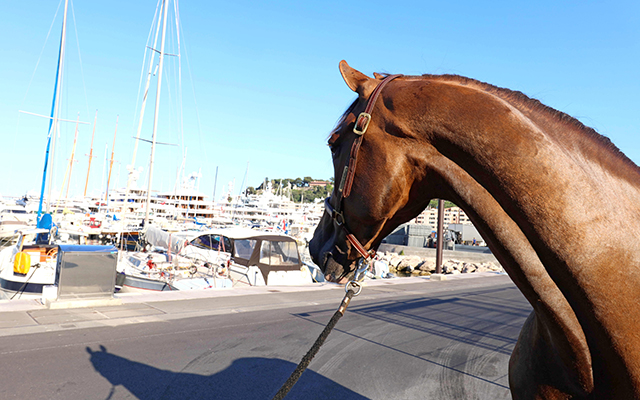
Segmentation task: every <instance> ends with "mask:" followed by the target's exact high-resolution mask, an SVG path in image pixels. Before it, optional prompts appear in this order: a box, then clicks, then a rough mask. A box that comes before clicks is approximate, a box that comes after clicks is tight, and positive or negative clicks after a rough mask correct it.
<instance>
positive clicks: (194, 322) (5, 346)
mask: <svg viewBox="0 0 640 400" xmlns="http://www.w3.org/2000/svg"><path fill="white" fill-rule="evenodd" d="M343 295H344V289H343V288H342V287H341V286H338V285H333V284H324V285H314V286H307V287H264V288H235V289H231V290H203V291H197V292H196V291H194V292H172V293H159V294H150V295H149V294H145V295H140V294H122V295H118V296H117V297H118V298H120V299H121V300H122V302H123V304H122V305H119V306H107V307H91V308H78V309H62V310H49V309H46V308H45V307H44V306H43V305H42V304H39V302H38V301H36V300H17V301H15V300H14V301H11V302H8V301H2V302H0V336H2V338H0V343H1V344H0V359H1V360H2V362H1V363H0V398H3V399H4V398H15V399H22V398H30V399H124V398H134V399H136V398H137V399H157V398H163V399H185V398H212V399H216V398H220V399H253V398H255V399H269V398H271V397H272V396H273V394H275V392H276V391H277V390H278V388H279V386H280V385H281V384H282V383H283V382H284V381H285V380H286V378H287V377H288V375H289V374H290V373H291V371H293V369H294V368H295V365H296V364H297V363H298V362H299V361H300V359H301V358H302V356H303V355H304V354H305V353H306V351H307V350H308V348H309V347H310V346H311V344H312V343H313V341H314V340H315V338H316V337H317V336H318V334H319V333H320V332H321V331H322V329H323V326H324V324H326V322H328V320H329V318H330V317H331V315H332V314H333V312H334V311H335V308H336V307H337V306H338V304H339V302H340V300H341V299H342V297H343ZM530 310H531V307H530V306H529V304H528V303H527V302H526V301H525V300H524V298H523V297H522V295H521V294H520V292H519V291H518V290H517V289H516V287H515V286H514V285H513V284H512V283H511V281H510V280H509V278H508V277H507V276H506V275H496V274H490V273H487V274H469V275H458V276H456V277H453V278H451V279H448V280H446V281H442V282H436V281H430V280H429V279H425V278H403V279H395V280H384V281H383V280H380V281H371V282H370V283H368V285H367V286H366V287H365V288H364V290H363V293H362V294H361V295H360V296H358V297H356V298H354V300H353V302H352V304H351V306H350V307H349V310H348V311H347V314H346V315H345V317H343V318H342V319H341V320H340V322H339V323H338V325H337V327H336V329H335V330H334V332H332V333H331V335H330V336H329V338H328V340H327V342H326V343H325V345H324V347H323V348H322V349H321V350H320V353H319V354H318V356H317V357H316V358H315V359H314V360H313V362H312V363H311V365H310V368H309V370H308V371H307V372H305V374H304V375H303V376H302V378H301V380H300V382H299V383H298V384H297V385H296V386H295V387H294V389H293V391H292V392H291V394H290V396H289V397H288V398H291V399H295V398H298V399H302V398H305V399H325V398H326V399H329V398H341V399H368V398H370V399H387V398H398V399H492V400H493V399H501V398H510V396H509V391H508V379H507V365H508V358H509V355H510V353H511V350H512V348H513V346H514V345H515V342H516V340H517V336H518V333H519V330H520V327H521V326H522V323H523V322H524V320H525V319H526V317H527V315H528V314H529V312H530Z"/></svg>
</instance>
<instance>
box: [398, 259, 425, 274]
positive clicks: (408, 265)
mask: <svg viewBox="0 0 640 400" xmlns="http://www.w3.org/2000/svg"><path fill="white" fill-rule="evenodd" d="M421 262H422V259H421V258H420V257H418V256H408V257H405V258H404V259H403V260H402V261H401V262H400V264H398V270H399V271H413V270H414V269H416V267H417V266H418V264H420V263H421Z"/></svg>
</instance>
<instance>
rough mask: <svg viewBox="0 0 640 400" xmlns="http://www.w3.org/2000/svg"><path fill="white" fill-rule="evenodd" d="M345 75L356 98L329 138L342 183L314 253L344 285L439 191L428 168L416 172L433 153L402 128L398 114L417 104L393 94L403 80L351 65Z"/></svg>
mask: <svg viewBox="0 0 640 400" xmlns="http://www.w3.org/2000/svg"><path fill="white" fill-rule="evenodd" d="M340 72H341V74H342V77H343V78H344V80H345V82H346V83H347V85H348V86H349V88H350V89H351V90H353V91H354V92H356V93H357V94H358V98H357V99H356V100H355V101H354V102H353V104H352V105H351V106H350V107H349V108H348V109H347V111H346V112H345V114H344V115H343V116H342V118H341V119H340V121H339V122H338V124H337V125H336V128H335V129H334V130H333V132H332V133H331V135H330V137H329V141H328V145H329V148H330V149H331V154H332V158H333V166H334V171H335V172H334V179H335V181H334V182H336V185H335V187H334V190H333V192H332V195H331V197H330V198H327V200H326V202H325V206H326V209H327V212H326V213H325V214H324V216H323V217H322V219H321V220H320V223H319V225H318V227H317V228H316V231H315V233H314V237H313V239H312V241H311V242H310V246H309V249H310V253H311V256H312V258H313V260H314V262H315V263H316V264H318V265H319V266H320V267H321V268H322V270H323V271H324V273H325V275H326V278H327V279H328V280H330V281H337V282H341V283H343V282H345V281H347V280H348V279H350V278H351V277H352V276H353V273H354V271H355V263H356V261H357V260H358V259H359V258H360V257H367V255H368V254H371V253H372V251H374V250H375V249H377V247H378V246H379V245H380V243H381V241H382V239H383V238H384V237H386V236H387V235H388V234H389V233H391V232H392V231H393V229H395V227H397V226H398V225H400V224H402V223H404V222H406V221H409V220H410V219H411V218H413V217H415V216H416V215H417V214H419V213H420V211H422V210H423V209H424V208H425V207H426V205H427V204H428V202H429V200H430V199H431V198H433V197H436V196H437V195H438V192H439V191H438V188H439V187H441V185H439V183H438V179H437V177H436V176H432V174H431V173H430V171H429V170H428V169H426V170H425V169H423V168H417V165H418V164H421V165H424V163H423V162H420V163H417V162H416V161H417V160H422V159H424V158H425V157H428V156H429V154H428V152H425V149H424V147H422V148H421V149H420V152H418V151H417V149H416V148H415V146H413V145H414V143H412V139H417V138H415V137H412V135H411V127H410V126H408V125H407V124H404V125H400V124H399V123H398V122H397V121H398V118H396V116H395V115H394V114H395V113H398V112H400V113H401V112H402V103H403V102H410V101H411V99H410V98H407V97H406V96H404V95H403V94H401V95H399V96H398V95H396V96H393V94H398V90H399V89H400V90H402V87H403V84H404V83H403V78H402V77H401V76H399V75H393V76H386V75H380V74H375V77H374V78H371V77H368V76H366V75H364V74H363V73H361V72H359V71H357V70H355V69H353V68H351V67H350V66H349V65H348V64H347V63H346V62H345V61H341V62H340ZM395 78H399V79H395ZM383 89H384V90H383ZM400 93H402V91H400ZM410 96H411V93H409V97H410ZM432 156H437V152H435V151H434V152H432ZM417 182H420V183H421V184H420V185H416V183H417ZM417 187H420V189H419V190H415V189H413V188H417ZM427 193H428V194H427Z"/></svg>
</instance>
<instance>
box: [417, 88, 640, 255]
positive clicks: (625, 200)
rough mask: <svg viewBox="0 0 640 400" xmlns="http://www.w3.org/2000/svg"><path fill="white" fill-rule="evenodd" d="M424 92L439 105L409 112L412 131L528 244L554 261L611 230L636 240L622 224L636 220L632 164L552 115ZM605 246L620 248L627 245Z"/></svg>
mask: <svg viewBox="0 0 640 400" xmlns="http://www.w3.org/2000/svg"><path fill="white" fill-rule="evenodd" d="M430 86H432V88H431V89H428V90H435V92H434V93H433V94H432V95H431V98H432V99H438V101H437V102H436V101H432V102H430V103H429V104H428V105H429V112H428V113H427V115H426V116H425V115H424V113H423V111H422V110H417V111H416V113H417V115H415V116H414V117H415V118H414V119H415V120H416V121H421V122H419V124H422V125H418V126H416V127H415V129H418V130H422V132H424V136H423V139H424V140H425V141H427V142H429V143H428V145H429V146H434V147H435V148H436V149H437V151H438V152H440V153H441V154H442V155H444V156H445V157H446V158H447V159H448V160H451V161H452V162H453V163H454V164H456V165H457V166H459V167H460V168H461V169H463V170H464V171H466V173H468V174H469V175H470V177H471V178H472V179H474V180H475V181H477V182H478V183H479V185H480V187H482V188H484V189H485V190H487V191H488V192H489V193H490V195H491V196H492V197H493V198H494V199H495V200H496V201H497V203H499V204H500V206H501V207H502V208H503V209H504V210H505V211H506V212H507V214H508V215H509V216H510V217H511V218H512V219H513V220H514V221H515V222H516V223H517V224H518V225H519V226H520V227H521V229H522V230H523V231H524V232H525V234H526V235H527V237H528V238H529V240H530V241H532V242H535V243H540V245H541V246H543V247H545V248H551V249H553V253H554V255H553V257H554V258H570V257H571V256H573V255H570V254H568V252H567V251H565V249H563V246H566V245H567V243H573V244H575V245H576V247H580V246H582V245H585V244H587V243H597V242H599V241H601V240H602V235H603V234H604V233H605V232H611V231H612V230H613V231H614V232H617V231H625V232H628V233H629V236H630V237H638V236H640V228H638V224H636V223H633V224H629V222H630V220H632V221H635V220H636V219H637V215H640V190H639V187H638V182H640V174H638V170H637V167H635V166H633V165H631V164H632V163H631V162H624V161H620V158H619V155H617V154H614V153H613V152H612V151H611V149H610V148H607V147H606V146H602V145H599V144H598V143H597V142H596V141H594V140H593V138H591V137H588V136H586V134H584V133H582V132H579V131H577V130H573V129H571V127H570V126H568V124H564V123H561V121H554V120H553V117H552V116H550V115H539V116H535V115H534V114H536V112H535V110H533V109H531V108H527V107H525V106H519V105H517V104H514V103H513V102H509V101H507V100H505V99H503V98H500V97H499V96H496V95H495V94H492V93H486V92H484V91H480V90H476V89H474V88H470V87H466V86H461V85H458V86H456V85H443V86H441V87H438V86H437V85H430ZM581 142H584V143H586V144H584V143H581ZM598 152H601V153H603V154H604V156H599V157H596V156H594V154H596V153H598ZM603 160H606V162H603ZM616 160H618V161H617V162H616ZM630 165H631V166H630ZM425 167H426V168H430V167H433V166H428V165H427V166H425ZM631 167H633V168H631ZM451 184H452V185H453V186H455V185H456V183H455V181H453V182H452V183H451ZM452 190H453V191H458V192H462V191H464V190H467V189H466V188H465V187H458V188H456V187H453V188H452ZM470 206H473V205H472V204H471V205H470ZM594 222H597V225H594ZM629 225H631V226H629ZM596 226H597V229H594V227H596ZM608 240H613V241H617V243H616V244H615V245H616V246H620V247H622V246H624V241H625V240H627V238H626V237H625V236H624V235H616V236H615V237H611V238H609V237H608ZM564 261H565V262H566V263H572V261H571V260H564Z"/></svg>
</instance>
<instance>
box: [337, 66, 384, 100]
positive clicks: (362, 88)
mask: <svg viewBox="0 0 640 400" xmlns="http://www.w3.org/2000/svg"><path fill="white" fill-rule="evenodd" d="M340 73H341V74H342V78H343V79H344V81H345V82H346V83H347V86H349V89H351V90H353V91H354V92H357V93H358V94H359V95H360V96H362V97H368V96H369V95H370V94H371V92H373V90H374V89H375V88H376V86H377V85H378V82H377V81H376V80H375V79H372V78H369V77H368V76H366V75H365V74H363V73H362V72H360V71H358V70H356V69H353V68H351V67H350V66H349V64H347V62H346V61H345V60H342V61H340Z"/></svg>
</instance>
